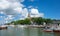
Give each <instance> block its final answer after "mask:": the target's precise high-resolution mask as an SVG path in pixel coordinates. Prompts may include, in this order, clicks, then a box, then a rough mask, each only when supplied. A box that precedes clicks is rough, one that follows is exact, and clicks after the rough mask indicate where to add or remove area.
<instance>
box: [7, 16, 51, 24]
mask: <svg viewBox="0 0 60 36" xmlns="http://www.w3.org/2000/svg"><path fill="white" fill-rule="evenodd" d="M31 21H32V22H33V24H34V23H35V24H37V25H40V24H43V23H44V22H45V23H46V24H48V23H52V19H46V18H42V17H37V18H31V20H30V19H29V18H26V19H24V20H16V21H12V22H10V23H7V24H8V25H9V24H12V23H14V25H18V24H20V25H30V24H31Z"/></svg>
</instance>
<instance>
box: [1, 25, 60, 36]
mask: <svg viewBox="0 0 60 36" xmlns="http://www.w3.org/2000/svg"><path fill="white" fill-rule="evenodd" d="M0 36H60V33H53V32H44V31H43V30H42V28H32V27H31V28H29V27H26V28H25V27H17V26H16V27H8V29H5V30H0Z"/></svg>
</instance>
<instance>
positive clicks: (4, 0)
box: [0, 0, 24, 15]
mask: <svg viewBox="0 0 60 36" xmlns="http://www.w3.org/2000/svg"><path fill="white" fill-rule="evenodd" d="M23 1H24V0H0V12H1V11H2V12H5V13H6V14H7V15H15V14H18V12H17V11H15V10H14V9H17V8H21V9H22V8H23V7H24V5H23V4H21V2H23ZM17 10H18V11H19V9H17Z"/></svg>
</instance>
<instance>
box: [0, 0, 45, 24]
mask: <svg viewBox="0 0 60 36" xmlns="http://www.w3.org/2000/svg"><path fill="white" fill-rule="evenodd" d="M31 1H34V0H31ZM21 2H24V0H0V14H4V15H5V16H7V17H4V19H5V20H6V23H7V22H8V21H9V20H12V19H14V18H15V17H16V16H17V15H18V14H20V15H19V16H18V17H19V18H20V19H25V18H27V17H28V13H29V12H30V16H31V17H43V16H44V14H43V13H39V11H38V9H35V8H32V7H33V6H29V7H28V8H30V9H28V8H24V7H25V5H23V4H22V3H21ZM2 17H3V16H0V18H2ZM18 17H17V18H18Z"/></svg>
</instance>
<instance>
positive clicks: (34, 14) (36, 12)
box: [31, 8, 44, 17]
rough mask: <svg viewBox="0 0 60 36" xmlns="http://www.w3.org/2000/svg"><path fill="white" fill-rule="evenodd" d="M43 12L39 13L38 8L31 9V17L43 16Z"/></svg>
mask: <svg viewBox="0 0 60 36" xmlns="http://www.w3.org/2000/svg"><path fill="white" fill-rule="evenodd" d="M43 16H44V14H43V13H39V11H38V9H34V8H32V9H31V17H43Z"/></svg>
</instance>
